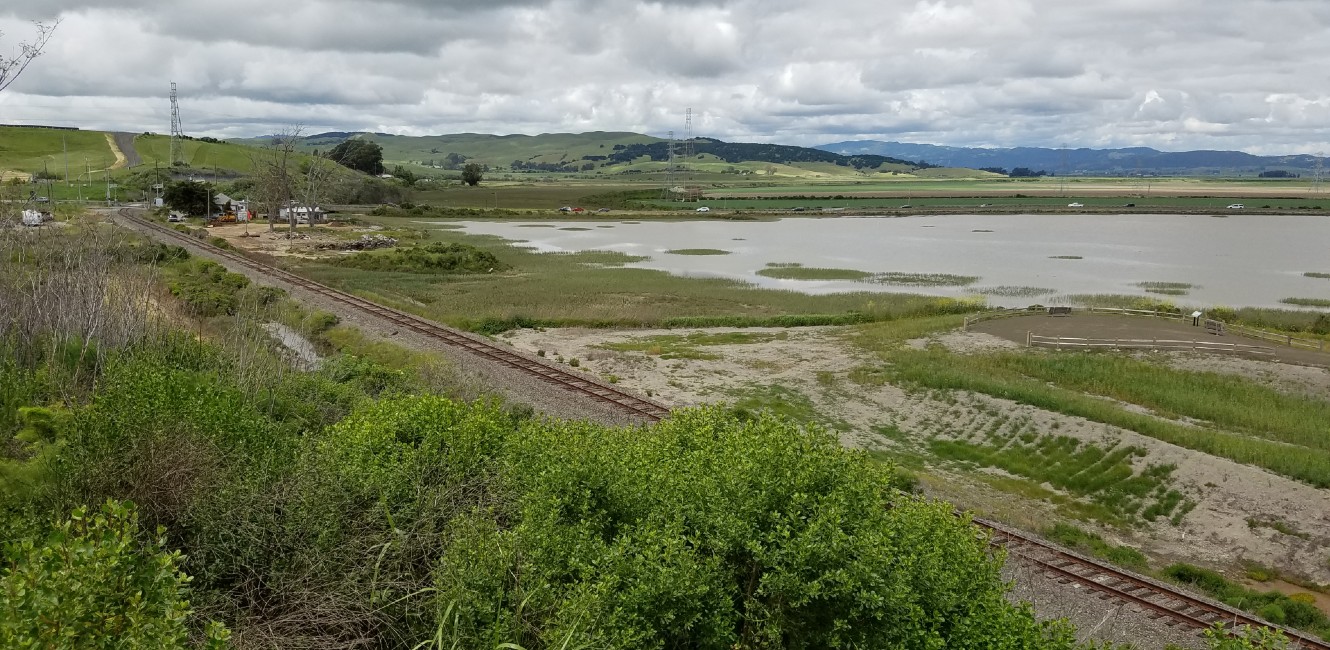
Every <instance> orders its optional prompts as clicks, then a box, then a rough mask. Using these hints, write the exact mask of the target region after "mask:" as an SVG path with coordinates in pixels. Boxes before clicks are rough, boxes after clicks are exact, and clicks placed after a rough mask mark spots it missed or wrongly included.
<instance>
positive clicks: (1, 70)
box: [0, 19, 60, 91]
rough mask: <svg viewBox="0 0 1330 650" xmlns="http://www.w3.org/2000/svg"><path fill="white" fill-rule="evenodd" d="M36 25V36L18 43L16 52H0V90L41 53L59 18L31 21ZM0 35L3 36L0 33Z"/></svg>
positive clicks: (12, 81)
mask: <svg viewBox="0 0 1330 650" xmlns="http://www.w3.org/2000/svg"><path fill="white" fill-rule="evenodd" d="M33 24H34V25H36V26H37V36H36V37H35V38H33V40H32V41H31V42H21V43H19V44H18V54H15V55H14V56H10V57H6V56H5V55H3V54H0V91H3V90H4V89H6V88H8V87H9V84H12V83H14V80H16V79H18V77H19V75H21V74H23V70H24V69H26V68H27V67H28V64H29V63H32V60H33V59H35V58H37V57H39V56H41V55H42V50H45V49H46V42H47V41H49V40H51V34H54V33H55V28H56V26H58V25H59V24H60V21H59V19H57V20H56V21H55V22H53V23H51V24H49V25H48V24H46V23H33ZM0 36H3V34H2V33H0Z"/></svg>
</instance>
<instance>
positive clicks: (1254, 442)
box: [852, 349, 1330, 487]
mask: <svg viewBox="0 0 1330 650" xmlns="http://www.w3.org/2000/svg"><path fill="white" fill-rule="evenodd" d="M889 359H890V361H891V365H890V366H889V367H888V368H886V369H885V371H886V372H887V373H888V374H889V376H890V377H891V378H892V379H894V380H896V381H901V382H905V383H909V384H915V385H918V386H923V387H926V388H934V389H943V390H966V391H973V392H978V393H983V394H986V395H992V396H994V397H999V398H1002V399H1009V400H1013V401H1017V402H1021V403H1024V404H1029V405H1031V406H1035V407H1037V408H1042V409H1045V410H1049V411H1055V412H1058V413H1064V414H1067V415H1073V416H1078V417H1083V418H1086V419H1088V420H1092V421H1095V422H1102V423H1104V424H1109V425H1113V426H1117V427H1121V428H1124V429H1128V430H1131V431H1135V432H1137V433H1140V434H1142V435H1146V436H1149V437H1152V438H1156V439H1158V440H1162V441H1164V442H1169V443H1172V444H1176V445H1179V446H1182V447H1186V448H1188V449H1192V450H1196V451H1200V452H1203V453H1207V454H1210V455H1213V456H1218V457H1221V458H1227V459H1229V460H1232V461H1234V462H1238V463H1243V464H1247V465H1254V466H1256V467H1261V468H1263V469H1266V470H1269V471H1271V472H1274V473H1276V474H1280V475H1283V476H1287V477H1289V478H1293V479H1296V480H1300V481H1304V482H1307V483H1309V484H1311V485H1314V486H1316V487H1330V437H1327V436H1326V435H1325V423H1326V422H1330V402H1326V401H1323V400H1318V399H1314V398H1309V397H1301V396H1294V395H1286V394H1283V393H1279V392H1278V391H1275V390H1273V389H1270V388H1266V387H1264V386H1261V385H1259V384H1257V383H1255V382H1253V381H1250V380H1247V379H1243V378H1240V377H1233V376H1227V375H1220V374H1217V373H1197V372H1186V371H1181V370H1173V369H1171V368H1167V367H1164V366H1160V365H1155V364H1151V363H1146V362H1143V361H1136V360H1134V359H1130V358H1125V357H1119V356H1111V355H1106V354H1104V355H1095V354H1057V355H1026V354H1012V353H1003V354H986V355H967V356H962V355H955V354H950V353H946V352H942V351H938V350H927V351H915V350H903V349H898V350H896V351H894V352H891V353H890V354H889ZM852 378H853V375H852ZM1104 398H1110V399H1111V400H1118V401H1121V402H1128V403H1131V404H1137V405H1140V406H1144V407H1146V408H1149V409H1151V410H1153V411H1154V412H1156V413H1158V414H1160V415H1161V416H1165V417H1169V416H1172V417H1187V418H1192V419H1194V420H1199V421H1202V422H1206V423H1208V425H1209V426H1189V425H1185V424H1181V423H1178V422H1174V421H1170V420H1167V419H1163V418H1162V417H1157V416H1154V415H1147V414H1142V413H1138V412H1133V411H1130V410H1128V409H1126V408H1123V407H1122V406H1121V405H1119V404H1118V403H1116V402H1114V401H1109V400H1108V399H1104Z"/></svg>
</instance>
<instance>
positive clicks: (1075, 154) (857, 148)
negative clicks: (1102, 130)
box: [816, 140, 1324, 176]
mask: <svg viewBox="0 0 1330 650" xmlns="http://www.w3.org/2000/svg"><path fill="white" fill-rule="evenodd" d="M816 148H817V149H821V150H823V151H830V152H832V153H838V154H841V155H846V156H854V155H878V156H891V157H896V158H908V159H911V160H921V161H924V162H928V163H930V164H933V165H941V166H943V167H969V168H972V169H983V168H986V167H990V168H991V167H1000V168H1003V169H1007V170H1010V169H1014V168H1017V167H1025V168H1027V169H1031V170H1043V171H1048V172H1050V173H1053V174H1056V173H1058V172H1059V171H1061V170H1063V167H1064V166H1065V168H1066V169H1065V171H1066V173H1067V174H1069V175H1091V174H1093V175H1124V176H1130V175H1135V174H1138V173H1141V174H1165V175H1188V176H1204V175H1244V176H1255V175H1257V174H1260V173H1261V172H1278V171H1286V172H1290V173H1293V174H1302V175H1307V176H1310V175H1311V173H1313V172H1314V170H1315V169H1316V160H1317V157H1316V156H1312V155H1307V154H1298V155H1289V156H1255V155H1252V154H1249V153H1243V152H1241V151H1207V150H1201V151H1171V152H1170V151H1159V150H1157V149H1151V148H1149V147H1130V148H1125V149H1087V148H1080V149H1047V148H1042V147H1014V148H1010V149H988V148H978V147H946V146H939V145H932V144H913V143H908V142H884V141H881V140H850V141H846V142H835V143H831V144H824V145H819V146H817V147H816ZM1322 160H1324V159H1322Z"/></svg>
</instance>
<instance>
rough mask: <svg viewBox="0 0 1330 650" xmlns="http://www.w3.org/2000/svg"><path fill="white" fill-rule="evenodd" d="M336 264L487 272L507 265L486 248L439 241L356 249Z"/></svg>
mask: <svg viewBox="0 0 1330 650" xmlns="http://www.w3.org/2000/svg"><path fill="white" fill-rule="evenodd" d="M336 264H337V265H339V266H349V267H352V268H357V269H364V270H367V271H399V272H404V273H489V272H492V271H498V270H502V269H505V268H507V267H506V266H505V265H504V264H503V263H502V262H500V261H499V260H498V258H496V257H494V254H493V253H490V252H489V251H485V250H481V249H479V248H476V247H475V246H471V245H468V244H443V243H439V242H435V243H432V244H426V245H425V246H413V247H410V248H394V249H391V250H386V251H373V252H364V253H356V254H355V255H350V256H347V257H342V258H338V259H337V261H336Z"/></svg>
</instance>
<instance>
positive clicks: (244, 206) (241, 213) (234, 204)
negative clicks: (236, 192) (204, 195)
mask: <svg viewBox="0 0 1330 650" xmlns="http://www.w3.org/2000/svg"><path fill="white" fill-rule="evenodd" d="M212 202H213V204H214V205H216V206H217V212H218V214H222V215H228V214H234V215H235V216H236V221H249V220H250V219H252V218H253V216H254V215H253V214H252V213H251V212H250V211H249V201H247V200H245V199H233V198H231V197H229V196H227V195H225V194H222V193H221V192H218V193H217V194H216V195H214V196H213V197H212Z"/></svg>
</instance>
